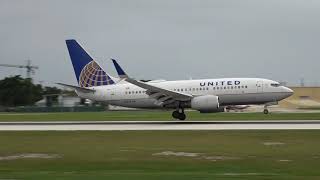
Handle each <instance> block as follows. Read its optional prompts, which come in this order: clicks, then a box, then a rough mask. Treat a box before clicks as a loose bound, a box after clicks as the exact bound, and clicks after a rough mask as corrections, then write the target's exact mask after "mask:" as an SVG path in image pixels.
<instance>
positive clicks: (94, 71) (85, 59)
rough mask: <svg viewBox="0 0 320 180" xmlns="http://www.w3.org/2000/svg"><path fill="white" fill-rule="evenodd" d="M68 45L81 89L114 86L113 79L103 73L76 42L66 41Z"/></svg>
mask: <svg viewBox="0 0 320 180" xmlns="http://www.w3.org/2000/svg"><path fill="white" fill-rule="evenodd" d="M66 44H67V47H68V51H69V55H70V58H71V61H72V65H73V68H74V72H75V74H76V77H77V81H78V84H79V86H80V87H92V86H103V85H110V84H114V81H113V80H112V79H111V77H110V76H109V75H108V74H107V73H106V72H104V71H103V69H102V68H101V67H100V66H99V65H98V63H97V62H95V61H94V60H93V59H92V57H90V55H89V54H88V53H87V52H86V51H85V50H84V49H83V48H82V47H81V46H80V45H79V44H78V43H77V41H76V40H73V39H70V40H66Z"/></svg>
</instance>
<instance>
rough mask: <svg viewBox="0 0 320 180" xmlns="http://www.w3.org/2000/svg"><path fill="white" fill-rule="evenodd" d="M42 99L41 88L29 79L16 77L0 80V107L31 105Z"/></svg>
mask: <svg viewBox="0 0 320 180" xmlns="http://www.w3.org/2000/svg"><path fill="white" fill-rule="evenodd" d="M41 99H42V87H41V85H40V84H37V85H35V84H33V83H32V81H31V79H30V78H26V79H24V78H21V77H20V76H19V75H18V76H13V77H7V78H5V79H3V80H0V105H3V106H8V107H13V106H25V105H33V104H34V103H35V102H37V101H39V100H41Z"/></svg>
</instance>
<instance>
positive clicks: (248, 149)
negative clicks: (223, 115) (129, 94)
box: [0, 130, 320, 180]
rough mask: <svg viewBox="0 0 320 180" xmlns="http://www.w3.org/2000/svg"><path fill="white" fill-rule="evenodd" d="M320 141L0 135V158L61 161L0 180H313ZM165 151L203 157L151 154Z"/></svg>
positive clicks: (38, 163) (29, 164)
mask: <svg viewBox="0 0 320 180" xmlns="http://www.w3.org/2000/svg"><path fill="white" fill-rule="evenodd" d="M319 139H320V132H319V131H291V130H290V131H154V132H152V131H122V132H120V131H114V132H110V131H101V132H97V131H82V132H77V131H75V132H0V159H1V157H4V156H9V155H17V154H22V153H48V154H58V155H60V156H61V158H56V159H37V158H35V159H17V160H0V179H39V180H40V179H41V180H42V179H49V180H50V179H64V180H69V179H77V180H79V179H80V180H81V179H95V180H96V179H108V180H113V179H130V180H143V179H148V180H149V179H156V180H159V179H178V180H179V179H181V180H182V179H183V180H189V179H202V180H204V179H319V178H320V172H319V166H320V161H319V159H320V143H319ZM265 142H269V143H270V142H271V144H272V143H275V142H276V143H279V142H281V143H283V144H273V145H265V144H264V143H265ZM164 151H172V152H189V153H201V154H200V155H198V156H195V157H184V156H182V157H179V156H161V155H158V156H155V155H153V154H155V153H160V152H164ZM206 157H207V158H208V157H211V158H212V157H213V159H215V157H220V159H219V158H218V159H215V160H216V161H212V159H211V160H210V159H206Z"/></svg>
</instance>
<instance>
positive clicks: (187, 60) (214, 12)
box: [0, 0, 320, 86]
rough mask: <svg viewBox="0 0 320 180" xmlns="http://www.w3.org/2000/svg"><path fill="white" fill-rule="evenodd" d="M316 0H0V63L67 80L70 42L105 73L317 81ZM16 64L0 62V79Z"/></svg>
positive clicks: (319, 24) (39, 77)
mask: <svg viewBox="0 0 320 180" xmlns="http://www.w3.org/2000/svg"><path fill="white" fill-rule="evenodd" d="M319 19H320V1H319V0H86V1H85V0H74V1H72V0H1V1H0V27H1V28H0V63H7V64H26V61H27V59H30V60H31V61H32V63H33V64H34V65H37V66H39V67H40V69H39V70H37V71H36V73H35V74H34V76H33V77H34V80H35V82H41V83H43V84H44V85H54V83H56V82H63V83H68V84H76V83H77V82H76V78H75V75H74V71H73V68H72V64H71V61H70V58H69V54H68V51H67V48H66V45H65V40H66V39H76V40H77V41H78V42H80V43H81V44H82V46H83V47H84V48H85V49H86V50H87V51H88V52H89V53H90V55H91V56H92V57H93V58H94V59H95V60H96V61H97V62H98V63H99V64H100V65H101V66H102V68H104V69H105V70H106V71H107V72H108V73H110V74H111V75H114V76H116V73H115V70H114V67H113V65H112V62H111V61H110V58H115V59H117V60H118V61H119V63H120V64H121V65H122V67H123V68H124V69H125V71H126V72H127V74H129V75H130V76H132V77H134V78H136V79H166V80H176V79H191V78H192V79H199V78H223V77H260V78H268V79H273V80H276V81H280V82H287V83H288V84H289V85H299V84H300V80H301V79H302V78H303V79H304V82H305V84H306V85H309V86H320V80H319V75H320V71H319V68H320V21H319ZM16 74H21V75H23V76H25V70H21V69H16V68H3V67H0V79H2V78H4V77H7V76H13V75H16Z"/></svg>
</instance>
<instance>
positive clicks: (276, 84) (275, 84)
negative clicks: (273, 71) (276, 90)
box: [271, 83, 280, 87]
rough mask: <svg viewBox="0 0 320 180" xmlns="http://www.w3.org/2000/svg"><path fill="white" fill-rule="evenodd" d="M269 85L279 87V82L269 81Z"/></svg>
mask: <svg viewBox="0 0 320 180" xmlns="http://www.w3.org/2000/svg"><path fill="white" fill-rule="evenodd" d="M271 86H272V87H279V86H280V84H279V83H271Z"/></svg>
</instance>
